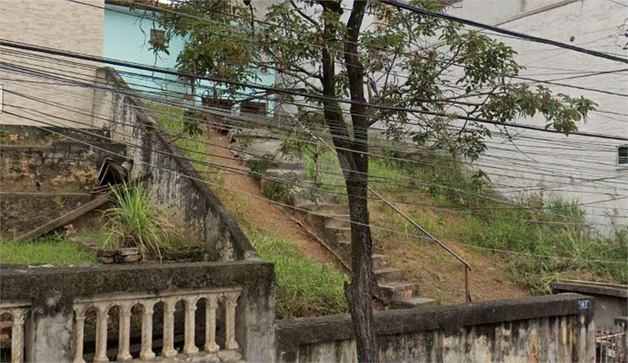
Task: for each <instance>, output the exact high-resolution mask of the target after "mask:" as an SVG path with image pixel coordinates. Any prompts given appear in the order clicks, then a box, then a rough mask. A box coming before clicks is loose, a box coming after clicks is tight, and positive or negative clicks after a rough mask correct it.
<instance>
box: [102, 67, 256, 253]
mask: <svg viewBox="0 0 628 363" xmlns="http://www.w3.org/2000/svg"><path fill="white" fill-rule="evenodd" d="M97 78H98V83H97V85H98V86H97V87H96V88H95V91H94V108H93V110H92V112H93V115H94V123H95V124H96V123H97V122H100V123H101V125H100V126H101V127H104V128H106V129H108V130H109V131H110V133H111V138H112V139H113V140H114V141H116V142H120V143H123V144H125V145H127V150H128V153H129V155H130V157H131V158H132V159H133V161H134V166H133V174H134V176H136V177H137V176H139V175H141V174H144V173H148V172H150V173H152V175H153V177H152V184H153V186H154V187H155V193H156V197H157V200H158V202H159V203H161V204H163V205H165V206H167V207H170V208H172V209H173V210H174V211H176V213H177V214H178V215H179V216H180V217H181V221H180V222H181V223H183V224H184V226H185V227H184V228H185V230H186V231H187V233H188V235H187V236H185V237H187V238H191V239H197V240H202V241H205V242H206V243H207V251H208V254H209V259H210V260H212V261H217V260H221V261H231V260H238V259H243V258H253V259H255V258H258V255H257V253H256V252H255V250H254V249H253V247H252V246H251V244H250V243H249V241H248V239H247V238H246V236H245V235H244V233H242V231H241V230H240V227H239V226H238V224H237V223H236V221H235V219H234V218H233V216H232V215H231V214H230V213H229V212H228V211H227V210H226V209H225V207H224V206H223V205H222V203H221V202H220V200H219V199H218V198H217V197H216V195H215V194H214V193H213V192H212V191H211V190H210V189H209V188H208V187H207V184H205V183H204V182H203V177H202V176H201V175H200V174H199V173H198V172H197V171H196V170H195V169H194V167H193V166H192V165H191V164H190V162H189V161H188V160H187V159H186V158H185V157H184V156H183V154H182V153H181V152H180V151H179V150H178V149H177V148H176V146H174V143H173V141H172V140H171V139H170V138H169V136H168V135H167V133H166V132H165V131H164V129H163V128H162V127H161V126H160V125H159V124H158V123H157V122H156V121H155V120H154V119H153V117H152V116H151V115H150V113H149V112H147V111H146V108H145V106H144V105H143V104H142V102H141V101H140V100H139V98H138V97H136V96H135V95H134V93H133V91H131V89H130V88H129V87H128V86H127V84H126V83H125V82H124V80H122V78H121V77H120V76H119V75H118V74H117V73H116V71H115V70H113V69H112V68H102V69H100V70H99V71H98V72H97ZM103 119H104V120H109V122H103Z"/></svg>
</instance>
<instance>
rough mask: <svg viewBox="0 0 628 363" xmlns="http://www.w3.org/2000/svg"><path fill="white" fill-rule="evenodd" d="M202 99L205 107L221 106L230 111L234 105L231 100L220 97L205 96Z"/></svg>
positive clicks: (220, 107)
mask: <svg viewBox="0 0 628 363" xmlns="http://www.w3.org/2000/svg"><path fill="white" fill-rule="evenodd" d="M202 100H203V101H202V102H203V106H205V107H211V108H219V109H223V110H229V111H231V107H233V104H234V102H233V101H231V100H223V99H220V98H212V97H203V98H202Z"/></svg>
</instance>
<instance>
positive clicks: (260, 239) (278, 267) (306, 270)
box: [247, 228, 348, 319]
mask: <svg viewBox="0 0 628 363" xmlns="http://www.w3.org/2000/svg"><path fill="white" fill-rule="evenodd" d="M247 236H248V237H249V240H250V241H251V243H252V244H253V246H254V247H255V249H256V250H257V252H258V253H259V254H260V256H261V257H262V258H263V259H265V260H267V261H270V262H273V263H274V264H275V274H276V276H277V280H276V284H277V296H276V304H277V305H276V313H277V317H278V318H280V319H283V318H290V317H303V316H320V315H332V314H341V313H346V312H347V311H348V306H347V301H346V298H345V295H344V287H343V286H344V282H345V281H346V280H347V276H346V275H345V274H342V273H339V272H337V271H336V270H335V269H334V267H333V266H331V265H328V264H324V265H321V264H319V263H318V262H316V261H314V260H312V259H309V258H307V257H305V256H304V255H303V253H302V252H301V251H300V250H298V249H297V248H296V247H295V246H294V245H292V244H290V243H289V242H288V241H286V240H284V239H282V238H280V237H277V236H272V235H268V234H264V233H262V232H261V231H259V230H258V229H255V228H249V229H248V230H247Z"/></svg>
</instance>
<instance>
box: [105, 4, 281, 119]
mask: <svg viewBox="0 0 628 363" xmlns="http://www.w3.org/2000/svg"><path fill="white" fill-rule="evenodd" d="M151 15H152V14H151V13H150V12H147V11H144V10H134V11H133V12H130V11H129V9H128V8H127V7H125V6H118V5H111V4H107V5H105V41H104V43H105V44H104V56H105V58H112V59H119V60H124V61H126V62H132V63H138V64H143V65H149V66H156V67H159V68H168V69H176V61H177V55H178V54H179V53H180V52H181V50H182V49H183V46H184V44H185V40H184V39H183V38H178V39H172V40H171V41H170V44H169V48H168V51H169V53H170V54H165V53H160V54H159V55H158V56H155V54H154V53H153V51H152V50H150V44H149V43H148V41H149V39H150V30H151V29H162V28H161V27H160V26H159V25H158V24H156V23H154V22H153V20H152V17H151ZM114 68H115V69H116V70H118V71H119V72H120V73H121V75H122V77H123V78H124V80H125V81H126V82H127V83H128V84H129V86H130V87H132V88H134V89H137V90H139V91H142V92H145V93H149V94H156V96H163V95H166V94H175V95H176V94H180V93H187V92H189V87H183V86H182V85H178V84H176V83H171V82H166V81H164V78H166V79H172V80H173V81H176V80H177V78H176V77H175V76H170V75H164V74H162V73H160V74H154V76H155V77H154V78H157V79H154V78H153V77H151V76H153V73H152V72H149V71H142V70H138V69H134V68H128V67H121V66H115V67H114ZM125 72H129V73H139V74H142V75H144V76H147V77H138V76H133V75H131V74H128V73H125ZM258 77H259V78H260V79H255V80H253V79H252V80H250V83H255V84H262V85H265V86H272V85H274V83H275V74H274V72H273V71H272V70H270V69H269V70H268V71H267V72H264V73H262V72H260V73H259V74H258ZM212 89H213V87H212V83H211V82H208V81H202V82H201V83H200V85H197V87H196V90H195V93H196V98H195V102H196V103H197V104H200V99H201V98H200V97H201V95H202V94H203V92H204V91H206V90H209V91H208V93H209V94H213V92H212ZM169 91H170V92H169ZM217 93H220V90H218V92H217ZM251 93H252V92H251V90H244V91H241V94H238V95H237V96H233V99H234V100H238V99H244V98H247V95H249V94H251ZM179 98H182V96H181V95H179ZM253 101H257V100H253ZM260 102H261V101H260ZM266 103H267V109H268V114H269V115H272V114H273V104H272V102H266ZM238 109H239V107H238V106H237V105H236V106H235V107H234V112H236V113H237V112H238Z"/></svg>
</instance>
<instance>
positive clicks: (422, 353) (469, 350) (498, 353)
mask: <svg viewBox="0 0 628 363" xmlns="http://www.w3.org/2000/svg"><path fill="white" fill-rule="evenodd" d="M375 327H376V330H377V333H378V341H379V351H380V361H382V362H452V363H454V362H455V363H457V362H593V361H595V323H594V320H593V300H592V299H591V298H588V297H585V296H582V295H577V294H559V295H552V296H541V297H533V298H526V299H518V300H505V301H493V302H488V303H481V304H470V305H458V306H441V307H434V308H422V309H409V310H391V311H382V312H377V313H376V315H375ZM352 337H353V332H352V327H351V318H350V317H349V316H348V315H336V316H327V317H319V318H306V319H289V320H281V321H279V322H278V324H277V342H278V343H277V356H278V360H279V361H280V362H357V357H356V353H355V341H354V340H353V338H352Z"/></svg>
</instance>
